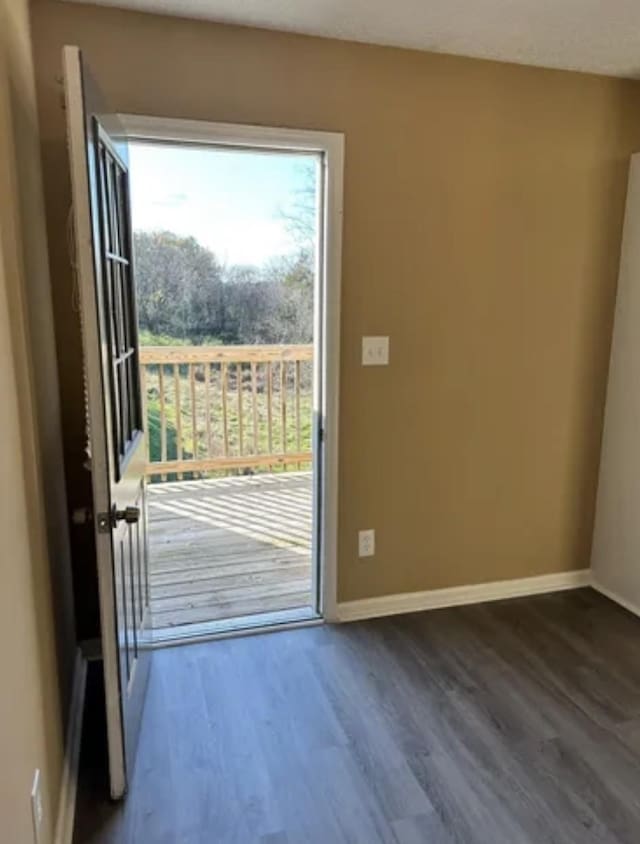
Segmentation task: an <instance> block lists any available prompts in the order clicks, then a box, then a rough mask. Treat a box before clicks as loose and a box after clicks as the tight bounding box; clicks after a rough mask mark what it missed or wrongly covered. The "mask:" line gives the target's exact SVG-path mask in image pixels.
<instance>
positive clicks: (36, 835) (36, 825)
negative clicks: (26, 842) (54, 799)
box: [31, 768, 44, 844]
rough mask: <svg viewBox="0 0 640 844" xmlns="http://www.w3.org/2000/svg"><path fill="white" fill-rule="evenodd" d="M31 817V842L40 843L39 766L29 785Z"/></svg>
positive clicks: (40, 797) (40, 801) (40, 782)
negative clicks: (31, 783)
mask: <svg viewBox="0 0 640 844" xmlns="http://www.w3.org/2000/svg"><path fill="white" fill-rule="evenodd" d="M31 817H32V819H33V844H42V821H43V818H44V809H43V807H42V781H41V776H40V769H39V768H37V769H36V772H35V774H34V775H33V785H32V786H31Z"/></svg>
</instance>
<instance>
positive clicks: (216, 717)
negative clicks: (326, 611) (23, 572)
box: [75, 590, 640, 844]
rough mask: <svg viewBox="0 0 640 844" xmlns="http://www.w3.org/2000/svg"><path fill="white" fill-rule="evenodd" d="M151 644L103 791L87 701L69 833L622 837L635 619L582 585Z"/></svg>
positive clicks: (635, 709)
mask: <svg viewBox="0 0 640 844" xmlns="http://www.w3.org/2000/svg"><path fill="white" fill-rule="evenodd" d="M154 659H155V664H154V667H153V672H152V679H151V685H150V689H149V697H148V700H147V709H146V713H145V723H144V727H143V731H142V735H141V743H140V749H139V757H138V763H137V766H136V770H135V774H134V777H133V783H132V788H131V793H130V795H129V797H128V799H127V801H126V803H125V804H124V806H123V807H122V806H121V807H114V806H110V805H109V804H108V802H107V801H105V800H104V799H103V798H102V797H101V794H102V793H103V789H104V787H105V785H104V776H103V774H101V767H102V763H103V753H104V746H103V741H102V740H101V735H102V731H101V728H100V723H99V722H96V721H95V715H96V712H98V711H99V707H97V706H96V705H95V702H92V701H91V700H90V701H89V704H88V707H89V720H88V722H87V730H88V733H89V738H88V739H87V740H86V741H85V744H84V747H83V752H82V760H81V767H82V774H81V777H82V787H81V790H80V795H79V813H78V819H77V825H76V837H75V844H85V842H100V844H107V842H108V844H116V842H118V844H125V842H126V844H134V842H135V844H178V842H180V844H253V842H256V844H258V842H259V844H343V842H349V843H350V844H351V843H352V842H354V843H356V844H380V842H385V843H386V844H445V842H446V844H453V842H459V844H544V842H555V844H573V842H575V844H590V842H598V843H599V844H603V842H606V844H638V842H639V841H640V620H638V619H636V618H635V617H633V616H632V615H630V614H629V613H627V612H626V611H624V610H622V609H621V608H619V607H617V606H616V605H614V604H612V603H611V602H609V601H608V600H606V599H605V598H603V597H601V596H599V595H597V594H596V593H595V592H593V591H591V590H580V591H577V592H572V593H561V594H557V595H549V596H543V597H537V598H526V599H519V600H514V601H508V602H501V603H493V604H486V605H481V606H474V607H461V608H456V609H450V610H440V611H436V612H428V613H417V614H413V615H406V616H398V617H395V618H390V619H380V620H376V621H370V622H361V623H358V624H349V625H342V626H338V627H329V626H324V627H316V628H306V629H299V630H295V631H289V632H282V633H275V634H270V635H259V636H253V637H247V638H238V639H229V640H224V641H219V642H213V643H209V644H201V645H188V646H184V647H181V648H174V649H169V650H164V651H160V652H157V653H156V655H155V656H154ZM92 694H94V695H99V688H97V687H93V688H92ZM92 721H93V723H92ZM91 738H92V739H93V740H89V739H91Z"/></svg>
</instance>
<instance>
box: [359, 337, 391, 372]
mask: <svg viewBox="0 0 640 844" xmlns="http://www.w3.org/2000/svg"><path fill="white" fill-rule="evenodd" d="M388 363H389V338H388V337H363V338H362V365H363V366H387V365H388Z"/></svg>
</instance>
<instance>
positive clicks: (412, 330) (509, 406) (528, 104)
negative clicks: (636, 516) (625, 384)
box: [33, 0, 640, 600]
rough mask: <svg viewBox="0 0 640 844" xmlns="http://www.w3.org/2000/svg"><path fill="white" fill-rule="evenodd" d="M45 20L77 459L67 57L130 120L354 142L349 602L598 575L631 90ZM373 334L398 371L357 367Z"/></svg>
mask: <svg viewBox="0 0 640 844" xmlns="http://www.w3.org/2000/svg"><path fill="white" fill-rule="evenodd" d="M33 20H34V27H35V40H36V45H37V65H38V67H37V74H38V86H39V99H40V107H41V122H42V129H43V152H44V159H45V171H46V187H47V203H48V214H49V234H50V239H51V241H52V246H53V248H54V256H53V260H54V286H55V298H56V310H57V316H58V322H59V325H60V348H59V355H60V359H61V362H62V368H63V370H64V378H65V380H64V402H65V427H66V429H67V432H68V440H67V450H68V454H69V455H75V456H76V457H77V455H78V454H79V452H80V447H81V442H82V437H81V433H82V431H81V423H82V408H81V392H80V391H81V380H80V368H79V364H78V361H79V332H78V324H77V319H76V318H75V316H74V314H73V313H72V311H71V308H70V302H71V282H70V276H69V267H68V261H67V259H66V253H65V247H64V226H65V220H66V215H67V210H68V204H69V194H68V175H67V165H66V157H65V156H66V153H65V149H64V117H63V113H62V111H61V108H60V103H59V87H58V82H57V78H58V76H59V74H60V69H61V62H60V50H61V47H62V45H63V44H64V43H71V44H77V45H79V46H80V47H81V48H82V49H83V50H84V52H85V55H86V58H87V60H88V61H89V63H90V64H91V66H92V69H93V71H94V73H95V75H96V76H97V77H98V79H99V80H100V82H101V85H102V87H103V89H104V92H105V93H106V95H107V96H108V98H109V99H110V101H111V104H112V106H113V107H114V108H115V109H118V110H122V111H129V112H139V113H147V114H155V115H167V116H174V117H185V118H196V119H205V120H220V121H238V122H249V123H262V124H270V125H276V126H290V127H302V128H314V129H326V130H335V131H341V132H344V133H345V134H346V173H345V225H344V260H343V299H342V372H341V377H342V391H341V397H340V399H341V419H340V435H341V442H340V446H341V454H342V464H341V469H340V536H339V594H340V598H341V599H342V600H347V599H355V598H363V597H366V596H374V595H380V594H384V593H394V592H402V591H409V590H419V589H430V588H436V587H444V586H454V585H459V584H468V583H478V582H482V581H488V580H492V579H496V578H512V577H513V578H515V577H523V576H528V575H536V574H547V573H551V572H560V571H564V570H568V569H578V568H583V567H586V566H588V562H589V549H590V540H591V529H592V521H593V506H594V494H595V482H596V473H597V466H598V448H599V440H600V433H601V424H602V407H603V397H604V385H605V377H606V367H607V358H608V350H609V343H610V333H611V323H612V312H613V301H614V293H615V284H616V273H617V266H618V253H619V246H620V233H621V222H622V215H623V205H624V196H625V183H626V171H627V163H628V157H629V154H630V152H631V151H632V150H634V149H636V148H638V146H639V145H640V88H639V87H638V84H637V83H634V82H626V81H620V80H612V79H604V78H598V77H595V76H587V75H580V74H575V73H565V72H558V71H547V70H541V69H533V68H526V67H518V66H513V65H506V64H498V63H492V62H483V61H476V60H470V59H463V58H456V57H448V56H442V55H433V54H426V53H418V52H411V51H403V50H396V49H388V48H380V47H372V46H364V45H356V44H351V43H345V42H338V41H330V40H322V39H315V38H306V37H302V36H296V35H291V34H281V33H274V32H261V31H258V30H252V29H243V28H234V27H226V26H219V25H215V24H207V23H203V22H194V21H192V22H189V21H185V20H180V19H175V18H173V19H172V18H163V17H160V16H147V15H142V14H134V13H130V12H121V11H117V10H112V9H105V8H94V7H89V6H81V5H76V4H66V3H58V2H55V0H39V2H36V4H35V7H34V13H33ZM364 333H369V334H389V335H390V336H391V360H392V364H391V366H390V367H389V368H388V369H377V368H375V369H362V368H361V367H360V365H359V354H360V338H361V335H362V334H364ZM369 527H374V528H375V529H376V531H377V553H376V556H375V558H374V559H373V560H367V561H359V560H358V558H357V546H356V533H357V530H358V529H359V528H369Z"/></svg>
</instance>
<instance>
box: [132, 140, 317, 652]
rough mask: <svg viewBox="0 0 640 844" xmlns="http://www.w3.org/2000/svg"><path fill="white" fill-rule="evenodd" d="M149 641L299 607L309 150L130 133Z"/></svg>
mask: <svg viewBox="0 0 640 844" xmlns="http://www.w3.org/2000/svg"><path fill="white" fill-rule="evenodd" d="M130 166H131V209H132V222H133V241H134V255H135V270H136V276H135V277H136V288H137V303H138V321H139V336H140V368H141V375H142V392H143V400H144V414H145V418H146V420H147V426H146V427H147V432H148V436H147V448H148V453H147V466H146V475H147V479H148V512H149V592H150V606H151V623H152V627H153V629H154V631H155V635H156V637H158V638H162V637H169V638H174V637H176V636H189V635H194V634H199V633H207V632H210V631H213V632H215V631H216V630H218V629H226V628H229V627H231V628H238V627H244V626H253V625H255V624H265V623H272V622H274V621H280V622H283V621H290V620H299V619H304V618H310V617H314V616H315V615H316V614H317V613H318V596H317V592H318V589H317V566H318V563H317V559H316V556H317V555H316V551H315V545H316V543H315V542H314V541H313V532H314V524H315V520H314V513H313V509H314V501H316V500H317V499H318V497H317V496H316V495H315V490H314V483H316V482H317V480H318V479H317V478H315V479H314V471H313V465H314V464H313V449H314V424H313V408H314V387H317V385H314V371H315V367H314V325H316V324H318V313H317V310H318V307H319V303H318V301H317V300H318V296H317V289H318V285H317V278H318V255H319V248H318V247H319V242H318V241H319V231H320V224H319V220H320V211H321V209H320V205H321V193H322V191H321V189H320V186H321V178H320V174H321V157H320V155H319V154H316V153H304V152H290V151H286V150H283V151H280V150H259V149H255V148H254V149H251V148H242V149H238V148H233V147H221V146H215V145H195V144H186V143H168V142H166V143H165V142H151V141H150V142H146V141H145V142H142V141H139V142H131V143H130Z"/></svg>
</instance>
